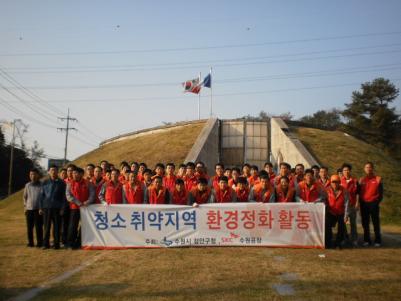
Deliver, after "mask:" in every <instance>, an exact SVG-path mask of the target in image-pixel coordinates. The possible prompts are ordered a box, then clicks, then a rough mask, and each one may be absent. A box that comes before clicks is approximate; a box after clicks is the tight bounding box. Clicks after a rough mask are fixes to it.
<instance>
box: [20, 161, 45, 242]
mask: <svg viewBox="0 0 401 301" xmlns="http://www.w3.org/2000/svg"><path fill="white" fill-rule="evenodd" d="M39 177H40V174H39V170H37V169H36V168H33V169H31V171H30V172H29V179H30V180H31V181H30V182H28V183H27V184H26V185H25V188H24V194H23V199H24V212H25V216H26V226H27V234H28V245H27V246H28V247H33V246H34V241H33V228H35V232H36V247H38V248H41V247H42V246H43V217H42V216H41V215H40V214H39V207H40V199H41V197H42V184H41V183H40V181H39Z"/></svg>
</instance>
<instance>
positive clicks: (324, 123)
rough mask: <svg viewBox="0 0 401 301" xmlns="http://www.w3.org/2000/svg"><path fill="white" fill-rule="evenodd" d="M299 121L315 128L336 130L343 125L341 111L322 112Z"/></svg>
mask: <svg viewBox="0 0 401 301" xmlns="http://www.w3.org/2000/svg"><path fill="white" fill-rule="evenodd" d="M299 121H300V122H302V123H303V124H306V125H309V126H312V127H315V128H319V129H327V130H335V129H337V128H338V127H339V126H340V125H341V124H342V122H341V111H340V110H338V109H331V110H330V111H325V110H320V111H317V112H316V113H314V114H313V115H307V116H304V117H302V118H300V119H299Z"/></svg>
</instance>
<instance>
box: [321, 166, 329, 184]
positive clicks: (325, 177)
mask: <svg viewBox="0 0 401 301" xmlns="http://www.w3.org/2000/svg"><path fill="white" fill-rule="evenodd" d="M318 182H319V184H320V185H322V187H323V189H326V188H329V187H330V178H329V169H328V168H327V167H326V166H322V167H320V170H319V180H318Z"/></svg>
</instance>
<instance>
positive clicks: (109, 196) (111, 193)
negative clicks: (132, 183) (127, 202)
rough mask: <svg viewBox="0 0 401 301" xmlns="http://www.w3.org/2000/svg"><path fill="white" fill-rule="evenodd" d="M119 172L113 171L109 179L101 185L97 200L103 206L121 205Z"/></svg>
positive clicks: (121, 194)
mask: <svg viewBox="0 0 401 301" xmlns="http://www.w3.org/2000/svg"><path fill="white" fill-rule="evenodd" d="M119 176H120V171H119V170H118V169H113V171H112V172H111V179H110V181H107V182H106V183H104V184H103V186H102V189H101V190H100V193H99V200H100V202H101V203H102V204H104V205H113V204H122V203H123V184H121V182H120V181H119V180H118V178H119Z"/></svg>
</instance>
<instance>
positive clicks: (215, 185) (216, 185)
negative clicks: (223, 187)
mask: <svg viewBox="0 0 401 301" xmlns="http://www.w3.org/2000/svg"><path fill="white" fill-rule="evenodd" d="M210 180H211V182H212V188H213V189H214V190H216V189H217V188H219V181H220V177H219V176H213V177H212V178H211V179H210Z"/></svg>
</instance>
